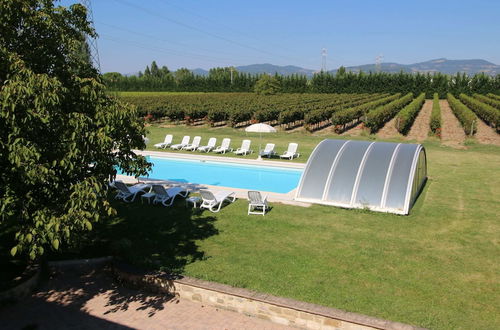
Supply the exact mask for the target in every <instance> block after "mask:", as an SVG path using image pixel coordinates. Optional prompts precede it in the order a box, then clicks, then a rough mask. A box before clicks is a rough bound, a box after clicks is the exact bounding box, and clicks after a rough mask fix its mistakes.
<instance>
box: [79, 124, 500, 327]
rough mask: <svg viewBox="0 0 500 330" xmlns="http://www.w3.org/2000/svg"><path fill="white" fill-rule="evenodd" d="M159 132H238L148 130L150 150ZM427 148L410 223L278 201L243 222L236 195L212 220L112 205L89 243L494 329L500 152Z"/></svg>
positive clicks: (245, 281) (276, 286)
mask: <svg viewBox="0 0 500 330" xmlns="http://www.w3.org/2000/svg"><path fill="white" fill-rule="evenodd" d="M166 133H172V134H174V137H175V139H176V141H177V140H180V138H181V135H183V134H190V135H191V136H194V135H196V134H200V135H202V137H203V138H204V140H205V141H206V139H208V137H209V136H216V137H218V138H222V137H225V136H227V137H231V138H233V142H235V146H236V144H239V143H240V141H241V139H242V138H244V137H245V133H244V132H242V131H235V130H233V129H227V128H219V129H208V128H191V127H172V128H159V127H150V138H151V144H152V143H156V142H159V141H161V140H163V137H164V135H165V134H166ZM323 138H324V136H313V135H308V134H298V133H278V134H271V135H266V137H265V141H270V142H275V143H276V144H277V147H278V148H279V151H282V150H283V149H284V148H285V147H286V145H287V143H288V142H291V141H294V142H299V143H300V146H301V147H300V152H301V153H302V154H303V155H304V157H301V158H299V161H306V160H307V156H308V155H309V154H310V152H311V150H312V148H313V147H314V146H315V145H316V143H317V142H319V141H320V140H321V139H323ZM253 139H254V138H253ZM256 141H258V140H256V139H254V142H256ZM425 145H426V147H427V153H428V163H429V165H428V175H429V181H428V183H427V185H426V187H425V189H424V191H423V193H422V195H421V196H420V198H419V199H418V201H417V204H416V205H415V206H414V208H413V209H412V211H411V214H410V215H409V216H397V215H391V214H383V213H374V212H369V211H364V210H346V209H340V208H335V207H328V206H320V205H314V206H311V207H309V208H303V207H296V206H287V205H282V204H277V203H274V204H273V205H272V206H273V209H272V210H271V212H269V213H268V214H267V215H266V216H265V217H262V216H257V215H255V216H247V215H246V208H247V202H246V201H245V200H239V201H237V202H235V203H234V204H231V205H228V206H227V207H224V208H223V209H222V210H221V212H220V213H218V214H212V213H210V212H208V211H205V212H203V213H200V212H198V211H197V210H194V211H191V209H188V208H186V207H185V206H184V203H183V201H179V202H178V203H176V205H175V207H172V208H163V207H159V206H148V205H141V204H140V203H138V202H136V203H133V204H124V203H115V205H116V206H117V209H118V216H117V217H116V218H114V219H112V220H110V221H109V222H107V223H102V224H100V225H99V226H97V227H96V230H95V231H94V234H93V235H96V236H94V237H93V239H94V242H99V244H97V245H95V246H98V247H99V253H100V254H106V253H112V254H115V255H119V256H122V257H124V258H125V259H127V260H129V261H131V262H133V263H136V264H139V265H143V266H147V267H152V268H161V269H168V270H175V271H179V272H182V273H184V274H186V275H189V276H193V277H197V278H202V279H206V280H210V281H216V282H220V283H226V284H230V285H233V286H237V287H244V288H249V289H252V290H257V291H260V292H266V293H270V294H274V295H278V296H284V297H290V298H294V299H298V300H302V301H307V302H312V303H317V304H321V305H325V306H330V307H335V308H340V309H344V310H347V311H352V312H358V313H363V314H367V315H372V316H377V317H381V318H385V319H390V320H394V321H400V322H405V323H410V324H414V325H418V326H423V327H429V328H433V329H499V328H500V319H499V315H500V308H499V306H500V290H499V288H500V262H499V256H500V248H499V237H500V224H499V221H498V220H499V218H500V203H499V200H500V175H499V173H500V148H498V147H492V146H482V145H475V144H472V145H469V146H468V149H467V150H456V149H452V148H449V147H444V146H440V145H439V143H438V142H436V141H431V142H428V143H426V144H425ZM252 157H253V156H252ZM95 246H94V248H95ZM88 253H90V252H88Z"/></svg>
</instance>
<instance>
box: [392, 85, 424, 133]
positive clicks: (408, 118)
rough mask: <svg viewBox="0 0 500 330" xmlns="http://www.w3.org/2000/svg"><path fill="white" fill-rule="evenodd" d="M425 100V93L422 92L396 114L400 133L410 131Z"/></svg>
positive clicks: (397, 127)
mask: <svg viewBox="0 0 500 330" xmlns="http://www.w3.org/2000/svg"><path fill="white" fill-rule="evenodd" d="M424 102H425V93H422V94H420V95H419V96H418V97H417V98H415V99H414V100H413V101H411V103H410V104H408V105H407V106H406V107H404V108H403V110H401V111H400V112H399V113H398V114H397V115H396V129H397V130H398V132H399V133H401V134H404V135H406V134H407V133H408V131H409V130H410V128H411V126H412V124H413V122H414V121H415V118H416V117H417V114H418V112H419V111H420V109H422V105H423V104H424Z"/></svg>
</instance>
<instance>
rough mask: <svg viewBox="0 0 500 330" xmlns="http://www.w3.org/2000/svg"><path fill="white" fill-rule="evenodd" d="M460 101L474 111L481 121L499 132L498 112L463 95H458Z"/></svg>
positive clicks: (499, 120) (499, 118) (499, 117)
mask: <svg viewBox="0 0 500 330" xmlns="http://www.w3.org/2000/svg"><path fill="white" fill-rule="evenodd" d="M460 100H461V101H462V102H463V103H465V104H466V105H467V106H468V107H469V108H470V109H471V110H472V111H474V112H475V113H476V114H477V115H478V116H479V117H480V118H481V119H482V120H484V121H485V122H487V123H488V124H489V125H490V126H491V127H493V128H495V130H496V131H497V132H500V110H499V109H497V108H494V107H492V106H491V105H489V104H487V103H484V102H481V101H479V100H477V99H475V98H472V97H470V96H468V95H465V94H460Z"/></svg>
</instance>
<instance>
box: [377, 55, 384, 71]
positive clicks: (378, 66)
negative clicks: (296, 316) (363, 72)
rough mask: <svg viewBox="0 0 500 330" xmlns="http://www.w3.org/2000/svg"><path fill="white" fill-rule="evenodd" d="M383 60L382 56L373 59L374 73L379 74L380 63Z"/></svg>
mask: <svg viewBox="0 0 500 330" xmlns="http://www.w3.org/2000/svg"><path fill="white" fill-rule="evenodd" d="M383 59H384V55H382V54H380V55H378V56H377V57H375V71H376V72H380V70H381V69H382V61H383Z"/></svg>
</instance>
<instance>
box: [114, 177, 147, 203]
mask: <svg viewBox="0 0 500 330" xmlns="http://www.w3.org/2000/svg"><path fill="white" fill-rule="evenodd" d="M111 186H113V187H114V188H116V190H117V191H118V193H117V194H116V196H115V198H116V199H121V200H122V201H124V202H127V203H131V202H133V201H134V199H135V197H136V196H137V194H138V193H140V192H142V193H145V192H146V190H150V189H151V185H150V184H144V183H138V184H135V185H133V186H130V187H129V186H127V185H126V184H125V183H123V182H122V181H115V182H113V183H111Z"/></svg>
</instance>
